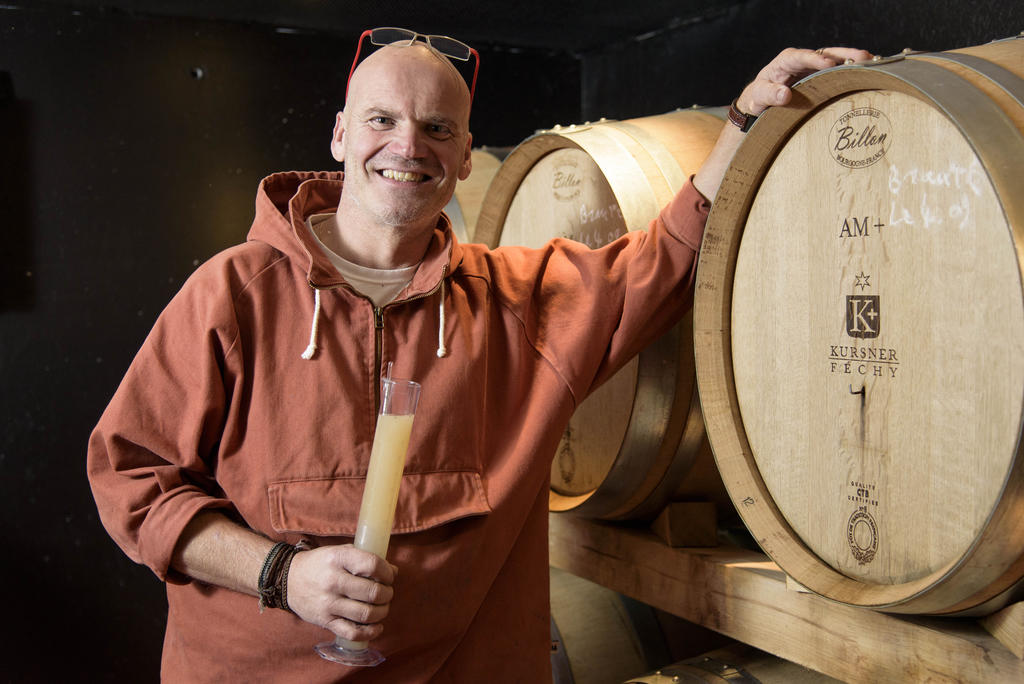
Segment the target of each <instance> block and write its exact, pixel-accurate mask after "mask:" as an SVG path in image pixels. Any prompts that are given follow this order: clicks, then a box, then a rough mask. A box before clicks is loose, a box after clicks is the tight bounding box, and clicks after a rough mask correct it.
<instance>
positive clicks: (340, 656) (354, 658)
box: [313, 641, 384, 667]
mask: <svg viewBox="0 0 1024 684" xmlns="http://www.w3.org/2000/svg"><path fill="white" fill-rule="evenodd" d="M313 648H314V650H316V652H317V653H319V654H320V657H321V658H323V659H324V660H330V661H331V662H335V663H341V664H342V665H351V666H352V667H373V666H374V665H380V664H381V663H383V662H384V656H382V655H381V653H380V651H378V650H376V649H372V648H361V649H350V648H344V647H342V646H339V645H338V643H337V642H336V641H325V642H324V643H322V644H317V645H316V646H314V647H313Z"/></svg>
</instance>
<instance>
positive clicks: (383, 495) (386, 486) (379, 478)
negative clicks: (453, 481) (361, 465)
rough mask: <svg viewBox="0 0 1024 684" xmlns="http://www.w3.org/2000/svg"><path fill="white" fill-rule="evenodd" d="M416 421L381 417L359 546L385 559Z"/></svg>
mask: <svg viewBox="0 0 1024 684" xmlns="http://www.w3.org/2000/svg"><path fill="white" fill-rule="evenodd" d="M412 419H413V416H411V415H410V416H394V415H385V414H381V415H379V416H377V432H376V433H375V434H374V436H373V450H372V451H371V452H370V468H369V470H368V471H367V473H366V488H365V489H364V490H363V500H362V503H361V504H360V506H359V522H358V523H356V539H355V547H356V548H357V549H361V550H363V551H369V552H370V553H373V554H376V555H378V556H380V557H381V558H385V557H386V556H387V553H388V543H389V542H390V541H391V528H392V527H393V526H394V524H395V506H396V505H397V504H398V488H399V486H400V485H401V484H402V470H403V469H404V468H405V452H406V451H407V450H408V448H409V435H410V433H411V432H412ZM339 641H340V642H342V643H343V644H344V647H345V648H347V649H350V650H362V649H365V648H366V646H367V642H365V641H348V640H347V639H339Z"/></svg>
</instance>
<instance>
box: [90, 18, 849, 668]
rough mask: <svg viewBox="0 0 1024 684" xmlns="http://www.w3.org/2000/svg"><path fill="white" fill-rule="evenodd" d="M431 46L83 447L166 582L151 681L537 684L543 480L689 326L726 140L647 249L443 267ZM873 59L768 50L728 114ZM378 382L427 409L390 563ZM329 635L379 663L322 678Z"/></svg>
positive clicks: (447, 255)
mask: <svg viewBox="0 0 1024 684" xmlns="http://www.w3.org/2000/svg"><path fill="white" fill-rule="evenodd" d="M431 38H433V37H430V38H428V37H423V36H418V35H415V36H413V38H412V39H411V40H407V41H405V42H404V43H402V44H390V45H387V46H385V47H382V48H381V49H379V50H378V51H377V52H375V53H373V54H371V55H370V56H369V57H368V58H366V60H365V61H363V62H362V63H361V64H360V65H359V66H358V68H357V69H356V70H355V72H354V73H353V75H352V77H351V80H350V84H349V90H348V93H347V99H346V104H345V109H344V111H342V112H340V113H339V114H338V116H337V121H336V124H335V129H334V134H333V137H332V139H331V144H330V148H331V151H332V154H333V156H334V157H335V159H337V160H338V161H343V162H344V163H345V174H344V181H343V180H342V174H340V173H285V174H277V175H274V176H270V177H268V178H267V179H265V180H264V181H263V183H262V184H261V187H260V190H259V194H258V196H257V211H256V219H255V221H254V223H253V227H252V229H251V231H250V233H249V237H248V241H247V242H246V243H245V244H244V245H239V246H236V247H234V248H231V249H229V250H227V251H225V252H223V253H221V254H219V255H217V256H215V257H214V258H213V259H211V260H210V261H209V262H207V263H206V264H204V265H203V266H201V267H200V268H199V269H197V271H196V272H195V274H194V275H193V276H192V277H191V278H190V280H189V282H188V283H187V284H186V285H185V286H184V288H183V289H182V291H181V292H180V293H179V294H178V295H177V296H176V297H175V298H174V300H172V302H171V303H170V304H169V306H168V307H167V309H166V310H165V312H164V313H163V314H162V315H161V317H160V319H159V320H158V322H157V324H156V326H155V327H154V329H153V331H152V333H151V334H150V336H149V338H148V339H147V340H146V342H145V344H144V345H143V347H142V349H141V350H140V352H139V354H138V356H137V357H136V359H135V361H134V362H133V363H132V366H131V368H130V369H129V371H128V373H127V374H126V376H125V379H124V381H123V382H122V385H121V387H120V388H119V389H118V391H117V394H116V395H115V396H114V398H113V399H112V401H111V403H110V405H109V406H108V408H107V410H106V411H105V412H104V415H103V416H102V418H101V419H100V422H99V424H98V425H97V427H96V430H95V431H94V433H93V435H92V437H91V439H90V444H89V477H90V482H91V484H92V487H93V491H94V495H95V497H96V501H97V505H98V508H99V511H100V514H101V517H102V519H103V522H104V524H105V526H106V527H107V529H108V531H109V532H110V533H111V535H112V536H113V537H114V539H115V540H116V541H117V542H118V543H119V544H120V545H121V547H122V548H123V549H124V550H125V551H126V553H127V554H128V555H129V556H130V557H131V558H132V559H133V560H135V561H136V562H140V563H145V564H147V565H148V566H149V567H150V568H152V569H153V571H154V572H155V573H156V574H157V575H158V576H159V577H160V578H161V579H164V580H165V581H166V582H167V593H168V624H167V633H166V637H165V644H164V656H163V663H162V672H163V677H164V678H165V679H166V680H168V681H188V682H197V681H245V682H253V681H264V680H265V681H273V682H286V681H296V682H317V681H337V680H339V679H342V678H351V680H353V681H362V680H363V679H366V680H371V679H372V680H373V681H381V682H416V681H428V680H433V681H477V680H479V681H484V680H492V679H495V678H497V679H498V680H500V681H524V682H538V681H545V680H547V679H549V678H550V664H549V663H550V661H549V634H548V627H549V622H548V594H547V592H548V569H547V534H546V533H547V497H548V484H549V468H550V461H551V457H552V454H553V453H554V450H555V447H556V445H557V443H558V440H559V437H560V435H561V433H562V431H563V429H564V426H565V424H566V422H567V421H568V418H569V416H570V415H571V413H572V411H573V409H574V408H575V406H576V405H577V404H578V403H579V402H580V401H581V400H582V399H583V398H584V397H585V396H586V394H587V393H588V392H589V391H590V390H591V389H592V388H594V387H595V386H596V385H598V384H600V382H602V381H603V380H605V379H606V378H608V377H609V376H610V375H612V374H613V373H614V372H615V371H616V370H617V369H618V368H619V367H620V366H621V365H623V364H624V363H625V362H626V361H627V360H628V359H629V358H630V357H632V356H633V355H634V354H636V353H637V352H638V351H640V350H641V349H642V348H643V347H644V346H645V345H646V344H647V343H648V342H650V341H651V340H652V339H654V338H655V337H656V336H657V335H658V334H660V333H661V332H662V331H664V330H665V329H666V328H668V327H669V326H671V325H672V324H673V323H674V321H675V320H676V319H677V318H678V317H679V316H680V315H681V314H682V313H683V312H684V311H685V309H686V308H687V307H688V306H689V304H690V301H691V297H692V292H691V284H692V280H693V277H694V271H695V264H696V258H695V257H696V252H697V249H698V247H699V245H700V239H701V236H702V232H703V225H704V221H705V218H706V215H707V210H708V202H707V200H706V199H705V198H706V197H713V196H714V194H715V192H716V190H717V187H718V183H719V182H720V180H721V177H722V175H723V173H724V171H725V169H726V167H727V165H728V163H729V160H730V159H731V156H732V152H733V150H734V149H735V147H736V145H737V144H738V143H739V141H740V140H741V139H742V135H743V133H742V132H741V130H740V128H739V127H735V126H731V125H727V126H726V127H725V129H724V130H723V133H722V136H721V138H720V140H719V143H718V144H717V146H716V147H715V149H714V151H713V152H712V154H711V155H710V157H709V159H708V161H707V162H706V163H705V164H704V165H703V166H702V168H701V169H700V171H699V172H698V173H697V174H696V176H695V177H694V179H693V182H692V184H687V186H686V187H684V188H683V189H682V190H681V191H680V193H679V195H678V196H677V197H676V198H675V200H673V202H672V203H670V204H669V206H667V207H666V208H665V209H664V210H663V211H662V213H661V216H659V217H658V218H657V219H656V220H654V221H653V222H652V223H651V226H650V229H649V230H648V231H647V232H646V233H631V234H629V235H627V236H625V237H623V238H622V239H620V240H618V241H616V242H615V243H613V244H612V245H609V246H607V247H605V248H602V249H600V250H588V249H586V248H584V247H582V246H581V245H578V244H576V243H571V242H566V241H556V242H553V243H551V244H549V245H548V246H546V247H544V248H542V249H539V250H526V249H518V248H514V249H507V248H506V249H501V250H495V251H493V252H490V251H487V250H486V249H484V248H483V247H482V246H480V245H460V244H457V243H456V242H455V240H454V238H453V237H452V233H451V230H450V227H449V223H448V220H447V218H446V217H445V216H443V214H442V213H441V210H442V208H443V207H444V205H445V204H446V203H447V201H448V200H449V198H450V197H451V195H452V192H453V189H454V186H455V183H456V181H457V180H458V179H461V178H465V177H466V176H467V175H468V174H469V173H470V164H471V161H470V160H471V155H470V151H471V143H472V138H471V136H470V133H469V130H468V122H469V110H470V103H471V93H470V91H469V89H468V88H467V86H466V83H465V82H464V80H463V79H462V78H461V76H460V75H459V73H458V71H457V70H456V69H455V68H454V67H453V66H452V64H451V62H450V60H449V59H448V58H447V57H445V56H444V55H442V54H439V53H438V52H437V51H436V50H435V49H434V48H432V47H430V46H428V45H427V44H426V41H427V40H431ZM868 56H869V55H868V53H865V52H863V51H858V50H845V49H828V50H827V51H824V53H823V54H819V53H815V52H812V51H808V50H787V51H784V52H783V53H781V54H780V55H779V56H778V57H777V58H776V59H775V60H774V61H773V62H772V63H771V64H769V65H768V66H767V67H766V68H765V69H764V70H763V71H762V72H761V73H760V74H759V76H758V78H757V79H756V80H755V81H754V82H753V83H751V84H750V85H748V86H747V88H746V89H744V91H743V93H742V95H741V96H740V97H739V98H738V101H737V107H738V109H740V110H742V111H744V112H747V113H749V114H759V113H760V112H761V111H762V110H764V109H765V108H766V107H768V106H770V105H779V104H784V103H785V102H786V101H787V100H788V98H789V90H788V88H787V87H786V86H787V85H788V84H789V83H790V82H792V81H793V80H794V79H795V78H796V77H799V76H802V75H804V74H806V73H809V72H811V71H813V70H815V69H820V68H824V67H828V66H832V65H834V64H835V63H836V62H837V61H841V60H843V59H845V58H848V57H849V58H853V59H866V58H867V57H868ZM702 195H703V196H702ZM307 341H308V345H307ZM435 342H436V344H435ZM388 364H393V370H392V372H393V374H394V376H396V377H402V378H410V379H413V380H416V381H418V382H420V383H421V384H422V386H423V396H422V399H421V400H420V406H419V410H418V412H417V415H416V420H415V426H414V428H413V434H412V440H411V442H410V446H409V455H408V459H407V464H406V471H405V475H404V477H403V483H402V490H401V494H400V500H399V505H398V511H397V513H396V518H395V530H394V536H393V537H392V541H391V549H390V551H389V559H388V560H389V561H390V562H388V561H385V560H382V559H380V558H378V557H376V556H373V555H371V554H367V553H364V552H361V551H359V550H357V549H355V548H354V547H353V546H352V545H351V537H352V536H353V533H354V528H355V523H356V518H357V515H358V509H359V502H360V497H361V494H362V487H363V482H364V478H365V473H366V470H367V463H368V459H369V453H370V446H371V444H372V440H373V432H374V424H375V418H376V411H377V397H378V387H379V378H380V376H381V374H382V369H383V368H384V367H386V366H387V365H388ZM277 542H286V543H287V548H285V544H276V543H277ZM295 545H300V546H301V548H303V549H308V550H302V551H298V552H297V551H296V549H295ZM310 547H311V548H310ZM256 596H259V597H260V605H261V606H262V605H263V604H268V605H270V606H271V609H267V610H257V600H256V599H255V598H253V597H256ZM274 608H279V609H274ZM334 635H338V636H340V637H343V638H345V639H351V640H356V641H372V642H373V646H374V647H375V648H377V649H379V650H380V651H381V652H383V654H384V655H385V656H386V658H387V660H386V661H385V662H384V663H383V664H381V665H379V666H378V667H376V668H371V669H358V668H348V667H346V666H343V665H338V664H336V663H333V662H329V661H327V660H323V659H321V658H318V657H317V656H316V654H315V653H314V651H313V645H314V644H316V643H317V642H322V641H325V639H326V640H330V639H332V638H333V637H334ZM346 680H348V679H346Z"/></svg>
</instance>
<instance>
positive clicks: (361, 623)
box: [288, 544, 398, 641]
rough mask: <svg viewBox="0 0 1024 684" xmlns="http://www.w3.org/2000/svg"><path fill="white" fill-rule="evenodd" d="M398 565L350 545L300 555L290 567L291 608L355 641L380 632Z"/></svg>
mask: <svg viewBox="0 0 1024 684" xmlns="http://www.w3.org/2000/svg"><path fill="white" fill-rule="evenodd" d="M397 572H398V568H396V567H395V566H393V565H391V564H390V563H388V562H387V561H385V560H383V559H382V558H380V557H379V556H376V555H374V554H372V553H368V552H366V551H360V550H359V549H357V548H356V547H354V546H352V545H351V544H345V545H342V546H322V547H319V548H315V549H311V550H309V551H303V552H301V553H298V554H296V555H295V557H294V558H293V559H292V565H291V568H290V570H289V572H288V607H289V608H291V609H292V611H293V612H294V613H295V614H296V615H298V616H299V617H300V618H302V619H303V620H305V621H306V622H311V623H313V624H315V625H319V626H321V627H324V628H325V629H329V630H331V631H332V632H334V634H336V635H337V636H339V637H342V638H344V639H348V640H350V641H371V640H372V639H375V638H376V637H378V636H380V634H381V632H382V631H383V629H384V627H383V625H381V621H382V620H383V619H384V618H385V617H386V616H387V614H388V609H389V607H390V604H391V598H392V597H393V596H394V593H395V592H394V589H392V586H391V585H392V584H393V583H394V581H395V575H396V574H397Z"/></svg>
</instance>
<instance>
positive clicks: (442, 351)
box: [437, 273, 448, 359]
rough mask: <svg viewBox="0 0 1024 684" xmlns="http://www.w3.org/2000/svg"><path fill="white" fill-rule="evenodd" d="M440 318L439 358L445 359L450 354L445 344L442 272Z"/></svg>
mask: <svg viewBox="0 0 1024 684" xmlns="http://www.w3.org/2000/svg"><path fill="white" fill-rule="evenodd" d="M438 311H439V314H438V318H439V319H440V324H439V325H438V328H437V358H439V359H443V358H444V357H446V356H448V347H446V346H445V345H444V274H443V273H442V274H441V301H440V302H439V303H438Z"/></svg>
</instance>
